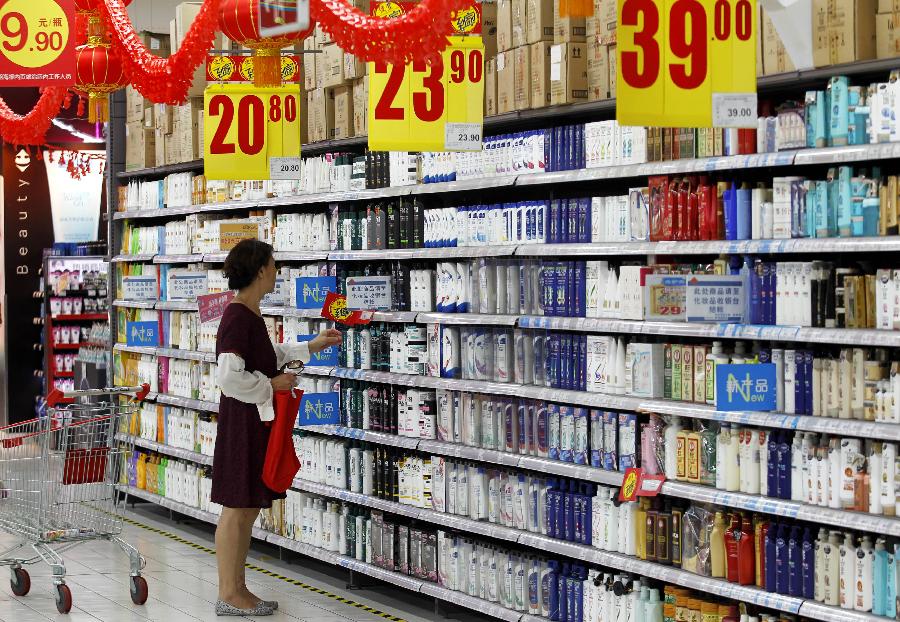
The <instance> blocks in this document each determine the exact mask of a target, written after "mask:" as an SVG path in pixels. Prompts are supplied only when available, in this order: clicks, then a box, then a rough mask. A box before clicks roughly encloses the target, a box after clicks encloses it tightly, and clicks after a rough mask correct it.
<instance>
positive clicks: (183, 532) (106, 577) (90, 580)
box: [0, 505, 472, 622]
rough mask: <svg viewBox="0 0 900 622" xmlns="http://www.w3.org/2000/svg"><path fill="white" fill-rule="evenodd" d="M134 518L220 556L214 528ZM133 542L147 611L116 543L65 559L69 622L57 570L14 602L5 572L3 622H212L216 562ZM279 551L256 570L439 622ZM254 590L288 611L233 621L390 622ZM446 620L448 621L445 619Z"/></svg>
mask: <svg viewBox="0 0 900 622" xmlns="http://www.w3.org/2000/svg"><path fill="white" fill-rule="evenodd" d="M126 516H127V517H128V518H130V519H132V520H133V521H135V522H139V523H140V524H142V525H145V526H147V527H153V528H156V529H159V530H162V531H165V532H168V533H171V534H173V535H175V536H178V537H180V538H183V539H185V540H188V541H190V542H193V543H196V544H199V545H202V546H204V547H208V548H212V547H214V544H213V542H212V540H213V532H212V527H211V526H209V525H198V524H191V523H180V524H176V523H174V522H171V521H169V520H168V516H167V513H166V511H165V510H162V509H161V508H158V507H155V506H150V505H143V506H141V505H139V506H137V509H135V510H132V509H131V508H129V509H128V510H127V512H126ZM124 535H125V538H126V539H127V540H129V541H130V542H131V543H132V544H135V545H136V546H137V547H138V548H139V549H140V550H141V552H142V553H143V554H144V556H145V557H146V558H147V568H146V570H145V572H144V576H145V577H146V578H147V582H148V584H149V589H150V599H149V600H148V602H147V604H146V605H145V606H143V607H138V606H135V605H133V604H132V603H131V599H130V597H129V593H128V581H129V577H128V569H129V566H128V560H127V558H126V557H125V555H124V554H123V553H121V551H120V550H119V548H118V547H117V546H115V545H114V544H111V543H108V542H97V543H93V542H92V543H86V544H83V545H81V546H79V547H77V548H75V549H73V550H72V551H70V552H68V553H66V554H65V556H64V557H65V560H66V568H67V575H68V576H67V579H66V582H67V583H68V585H69V587H70V588H71V590H72V596H73V601H74V607H73V609H72V612H71V613H70V614H69V615H68V616H63V615H59V614H58V613H57V612H56V605H55V603H54V600H53V595H52V592H51V582H50V579H49V576H50V570H49V568H48V567H47V566H46V564H38V565H33V566H30V567H29V568H28V570H29V573H30V574H31V576H32V588H31V593H30V594H28V595H27V596H25V597H22V598H18V597H15V596H13V595H12V592H11V591H10V588H9V583H8V576H9V573H8V570H7V569H6V568H3V569H0V622H35V621H38V620H69V621H71V622H97V621H102V622H125V621H141V622H143V621H146V620H154V621H160V622H181V621H184V622H197V621H202V622H211V621H212V620H227V619H229V618H217V617H216V616H215V614H214V612H213V603H214V602H215V600H216V584H217V575H216V558H215V556H214V555H212V554H210V553H209V552H206V551H203V550H198V549H195V548H193V547H191V546H189V545H188V544H184V543H180V542H178V541H176V540H174V539H173V538H171V537H168V536H166V535H163V534H159V533H156V532H154V531H151V530H149V529H146V528H145V527H141V526H137V525H134V524H126V526H125V532H124ZM14 541H15V539H14V538H12V537H10V536H9V535H8V534H2V535H0V546H2V547H3V548H6V546H5V545H7V544H9V543H10V542H14ZM277 554H278V553H277V552H276V550H275V549H269V550H263V549H259V548H255V549H254V550H251V553H250V557H251V559H249V560H248V561H249V563H251V564H253V565H256V566H260V567H262V568H265V569H267V570H270V571H273V572H275V573H276V574H280V575H283V576H285V577H289V578H291V579H296V580H299V581H302V582H304V583H306V584H308V585H311V586H315V587H317V588H320V589H322V590H326V591H327V592H329V593H331V594H335V595H338V596H341V597H344V598H347V599H350V600H352V601H355V602H357V603H361V604H364V605H366V606H368V607H371V608H374V609H376V610H378V611H381V612H383V613H386V614H389V615H390V616H392V618H393V617H399V618H402V619H403V620H405V621H407V622H426V621H430V620H435V619H438V616H435V614H434V613H433V612H432V605H431V604H430V602H431V601H428V600H426V599H425V598H424V597H421V596H416V595H412V594H410V593H408V592H405V591H403V590H400V589H399V588H395V587H392V586H384V585H382V586H380V587H375V588H373V589H369V588H367V589H363V590H347V589H346V581H347V573H346V571H342V570H341V569H337V568H332V567H328V566H325V565H323V564H320V563H319V562H311V561H310V560H308V559H305V558H296V559H295V560H294V563H293V564H289V563H287V562H284V561H279V560H278V558H277V557H273V555H274V556H277ZM247 582H248V585H249V586H250V589H251V590H252V591H253V592H254V593H255V594H256V595H257V596H260V597H261V598H265V599H274V600H278V601H279V602H280V604H281V607H280V609H279V611H277V612H276V613H275V615H274V616H270V617H260V618H230V619H235V620H238V619H244V620H247V619H255V620H271V621H272V622H276V621H285V622H287V621H291V622H297V621H310V622H350V621H352V622H385V620H386V619H392V618H385V617H382V616H378V615H374V614H372V613H369V612H366V611H365V610H362V609H360V608H358V607H354V606H352V605H348V604H344V603H341V602H337V601H336V600H335V599H334V598H330V597H328V596H325V595H321V594H318V593H315V592H313V591H310V590H307V589H304V588H302V587H298V586H295V585H293V584H291V583H288V582H286V581H283V580H282V579H278V578H275V577H270V576H267V575H265V574H263V573H261V572H258V571H254V570H251V569H248V570H247ZM455 613H457V614H458V615H454V616H453V617H454V619H460V616H462V618H463V619H472V616H471V615H470V614H467V613H464V612H455ZM441 619H443V616H441Z"/></svg>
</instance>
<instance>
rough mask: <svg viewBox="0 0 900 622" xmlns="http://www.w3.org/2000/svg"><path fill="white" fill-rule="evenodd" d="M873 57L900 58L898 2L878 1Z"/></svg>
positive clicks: (891, 0)
mask: <svg viewBox="0 0 900 622" xmlns="http://www.w3.org/2000/svg"><path fill="white" fill-rule="evenodd" d="M875 55H876V57H877V58H895V57H897V56H900V0H878V14H877V15H876V16H875Z"/></svg>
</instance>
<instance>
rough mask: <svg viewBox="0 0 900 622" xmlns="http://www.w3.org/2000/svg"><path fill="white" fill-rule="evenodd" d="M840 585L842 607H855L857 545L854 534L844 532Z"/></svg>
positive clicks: (841, 550)
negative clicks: (854, 541)
mask: <svg viewBox="0 0 900 622" xmlns="http://www.w3.org/2000/svg"><path fill="white" fill-rule="evenodd" d="M838 566H839V569H840V587H839V589H838V594H839V601H840V606H841V609H853V601H854V597H855V594H856V590H854V583H855V579H856V545H855V544H854V543H853V534H852V533H849V532H847V533H845V534H844V543H843V544H842V545H841V548H840V561H839V564H838Z"/></svg>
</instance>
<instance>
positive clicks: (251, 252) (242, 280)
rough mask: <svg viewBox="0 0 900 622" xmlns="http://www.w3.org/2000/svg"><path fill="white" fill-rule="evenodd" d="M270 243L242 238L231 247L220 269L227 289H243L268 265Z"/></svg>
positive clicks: (270, 257) (270, 251)
mask: <svg viewBox="0 0 900 622" xmlns="http://www.w3.org/2000/svg"><path fill="white" fill-rule="evenodd" d="M271 259H272V245H271V244H266V243H265V242H260V241H259V240H242V241H240V242H238V244H237V246H235V247H234V248H232V249H231V251H230V252H229V253H228V257H226V258H225V266H224V268H223V269H222V272H224V274H225V276H226V277H227V278H228V289H244V288H245V287H247V286H248V285H250V284H251V283H253V281H254V280H255V279H256V276H257V275H258V274H259V271H260V270H261V269H262V268H265V267H266V266H267V265H269V260H271Z"/></svg>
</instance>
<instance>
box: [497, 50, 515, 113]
mask: <svg viewBox="0 0 900 622" xmlns="http://www.w3.org/2000/svg"><path fill="white" fill-rule="evenodd" d="M514 61H515V53H514V52H512V51H507V52H499V53H498V54H497V114H503V113H504V112H512V111H513V110H515V103H516V77H515V67H514V64H515V62H514Z"/></svg>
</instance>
